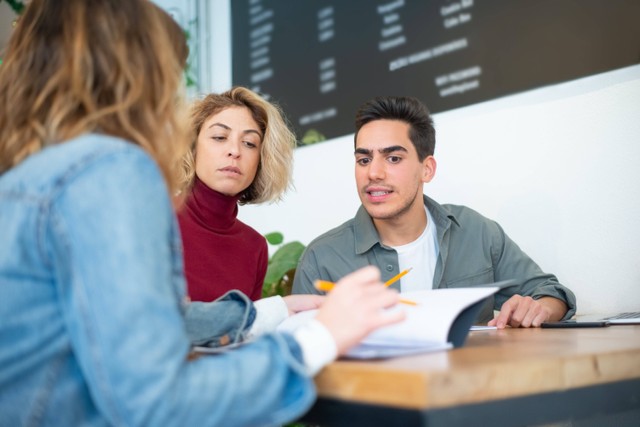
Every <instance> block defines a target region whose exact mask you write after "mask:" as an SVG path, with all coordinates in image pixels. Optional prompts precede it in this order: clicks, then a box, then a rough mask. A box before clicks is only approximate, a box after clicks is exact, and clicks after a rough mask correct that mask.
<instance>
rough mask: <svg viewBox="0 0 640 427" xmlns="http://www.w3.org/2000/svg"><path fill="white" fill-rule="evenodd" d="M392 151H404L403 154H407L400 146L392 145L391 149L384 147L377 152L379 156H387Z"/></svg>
mask: <svg viewBox="0 0 640 427" xmlns="http://www.w3.org/2000/svg"><path fill="white" fill-rule="evenodd" d="M394 151H404V152H405V153H408V152H409V151H408V150H407V149H406V148H404V147H403V146H401V145H392V146H391V147H385V148H381V149H379V150H378V152H379V153H380V154H389V153H393V152H394Z"/></svg>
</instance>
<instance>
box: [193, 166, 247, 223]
mask: <svg viewBox="0 0 640 427" xmlns="http://www.w3.org/2000/svg"><path fill="white" fill-rule="evenodd" d="M238 200H239V197H238V196H225V195H224V194H222V193H219V192H217V191H215V190H212V189H211V188H209V187H207V185H206V184H205V183H204V182H202V181H201V180H200V178H198V177H197V176H196V177H195V182H194V183H193V188H192V190H191V194H190V195H189V197H188V198H187V202H186V205H185V209H187V210H188V211H189V213H190V214H191V215H193V217H194V218H195V219H196V220H197V221H198V222H199V223H200V224H201V225H202V226H203V227H205V228H208V229H210V230H214V231H215V230H220V231H222V230H227V229H229V228H231V227H232V226H233V225H234V224H235V223H236V217H237V215H238Z"/></svg>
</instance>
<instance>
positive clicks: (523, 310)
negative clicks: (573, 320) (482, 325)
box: [488, 295, 568, 329]
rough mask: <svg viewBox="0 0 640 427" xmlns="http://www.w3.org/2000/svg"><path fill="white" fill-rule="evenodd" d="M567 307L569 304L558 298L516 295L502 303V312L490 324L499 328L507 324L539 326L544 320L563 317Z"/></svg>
mask: <svg viewBox="0 0 640 427" xmlns="http://www.w3.org/2000/svg"><path fill="white" fill-rule="evenodd" d="M567 309H568V307H567V305H566V304H565V303H564V302H563V301H560V300H559V299H557V298H553V297H542V298H540V299H537V300H534V299H533V298H531V297H523V296H521V295H514V296H512V297H511V298H509V299H508V300H507V301H506V302H505V303H504V304H502V308H501V310H500V313H498V315H497V316H496V317H495V318H494V319H493V320H491V321H490V322H489V323H488V325H489V326H497V327H498V329H503V328H504V327H505V326H507V325H509V326H511V327H514V328H530V327H534V328H537V327H539V326H540V325H541V324H542V322H547V321H554V320H560V319H562V317H563V316H564V315H565V313H566V312H567Z"/></svg>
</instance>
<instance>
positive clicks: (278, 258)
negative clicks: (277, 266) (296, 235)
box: [270, 241, 304, 268]
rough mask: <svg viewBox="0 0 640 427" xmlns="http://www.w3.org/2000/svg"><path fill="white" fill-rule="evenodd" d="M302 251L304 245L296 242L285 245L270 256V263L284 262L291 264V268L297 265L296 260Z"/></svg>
mask: <svg viewBox="0 0 640 427" xmlns="http://www.w3.org/2000/svg"><path fill="white" fill-rule="evenodd" d="M303 251H304V245H303V244H302V243H300V242H298V241H294V242H289V243H286V244H284V245H282V246H280V247H279V248H278V250H277V251H276V252H275V253H274V254H273V255H272V256H271V261H270V262H272V263H275V262H278V263H279V262H285V263H289V264H293V267H294V268H295V266H296V265H297V264H298V260H299V259H300V256H301V255H302V252H303Z"/></svg>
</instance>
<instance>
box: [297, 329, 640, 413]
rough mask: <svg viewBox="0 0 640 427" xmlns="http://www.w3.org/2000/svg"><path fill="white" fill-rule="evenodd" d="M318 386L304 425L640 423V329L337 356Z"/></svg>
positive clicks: (481, 334)
mask: <svg viewBox="0 0 640 427" xmlns="http://www.w3.org/2000/svg"><path fill="white" fill-rule="evenodd" d="M316 385H317V388H318V394H319V398H318V401H317V402H316V404H315V405H314V407H313V408H312V409H311V410H310V411H309V412H308V413H307V415H305V417H304V418H303V422H307V423H311V424H320V425H345V426H355V425H367V426H384V425H393V426H404V425H410V426H413V425H429V426H439V425H442V426H455V425H461V426H469V425H487V426H497V425H537V424H544V423H550V422H557V421H567V420H572V422H573V424H572V425H579V424H580V422H582V423H586V424H583V425H625V424H628V425H636V426H640V325H628V326H609V327H605V328H574V329H539V328H536V329H505V330H489V331H474V332H471V333H470V334H469V337H468V338H467V341H466V343H465V345H464V347H462V348H458V349H455V350H450V351H441V352H436V353H425V354H422V355H418V356H410V357H402V358H395V359H389V360H381V361H349V360H339V361H337V362H334V363H333V364H331V365H329V366H328V367H326V368H325V369H324V370H323V371H322V372H320V374H319V375H318V376H317V377H316ZM600 421H602V423H601V422H600ZM610 422H612V423H613V424H610ZM594 423H595V424H594Z"/></svg>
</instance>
